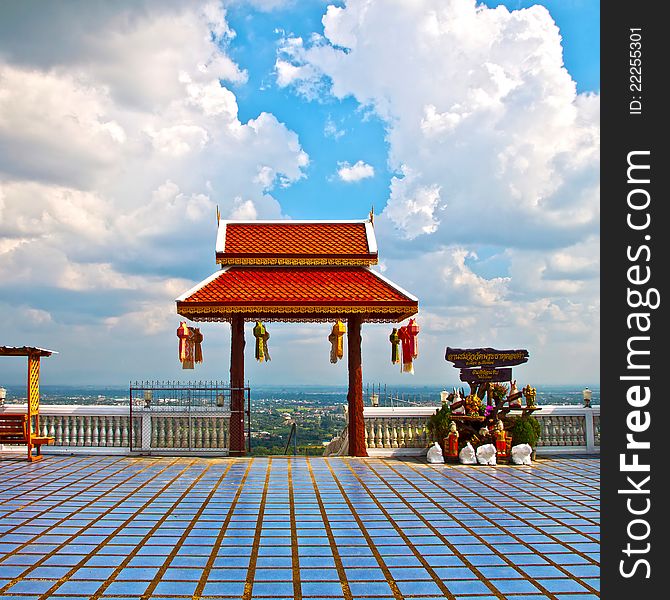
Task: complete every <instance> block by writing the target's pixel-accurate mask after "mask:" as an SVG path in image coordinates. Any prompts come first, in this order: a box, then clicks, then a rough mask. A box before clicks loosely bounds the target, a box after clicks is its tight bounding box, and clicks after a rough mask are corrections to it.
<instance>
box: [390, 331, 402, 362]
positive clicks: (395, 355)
mask: <svg viewBox="0 0 670 600" xmlns="http://www.w3.org/2000/svg"><path fill="white" fill-rule="evenodd" d="M389 340H390V342H391V364H392V365H397V364H398V363H399V362H400V336H399V335H398V329H397V328H396V327H394V328H393V331H392V332H391V335H390V336H389Z"/></svg>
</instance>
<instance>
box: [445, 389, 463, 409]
mask: <svg viewBox="0 0 670 600" xmlns="http://www.w3.org/2000/svg"><path fill="white" fill-rule="evenodd" d="M448 400H449V408H450V409H451V414H452V415H464V414H465V399H464V398H463V397H462V396H461V393H460V391H459V390H458V389H456V388H454V391H453V392H452V393H451V394H450V395H449V398H448Z"/></svg>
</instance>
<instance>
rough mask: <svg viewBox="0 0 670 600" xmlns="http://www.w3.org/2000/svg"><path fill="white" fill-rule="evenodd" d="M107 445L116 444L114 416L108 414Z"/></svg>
mask: <svg viewBox="0 0 670 600" xmlns="http://www.w3.org/2000/svg"><path fill="white" fill-rule="evenodd" d="M106 419H107V445H108V446H113V445H114V417H111V416H107V417H106Z"/></svg>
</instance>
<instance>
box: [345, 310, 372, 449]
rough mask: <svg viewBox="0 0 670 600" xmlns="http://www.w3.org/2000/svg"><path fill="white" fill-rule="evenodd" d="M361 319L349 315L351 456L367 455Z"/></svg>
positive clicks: (348, 395)
mask: <svg viewBox="0 0 670 600" xmlns="http://www.w3.org/2000/svg"><path fill="white" fill-rule="evenodd" d="M361 321H362V318H361V317H360V316H359V315H354V316H352V317H349V328H348V331H347V358H348V363H349V365H348V366H349V392H348V394H347V402H348V404H349V456H367V455H368V452H367V449H366V447H365V420H364V419H363V368H362V361H361Z"/></svg>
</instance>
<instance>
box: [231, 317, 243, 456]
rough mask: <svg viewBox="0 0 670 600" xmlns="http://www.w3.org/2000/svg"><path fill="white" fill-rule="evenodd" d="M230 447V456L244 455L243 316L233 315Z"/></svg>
mask: <svg viewBox="0 0 670 600" xmlns="http://www.w3.org/2000/svg"><path fill="white" fill-rule="evenodd" d="M230 330H231V335H230V387H231V388H232V391H231V394H230V447H229V452H230V455H231V456H244V455H245V454H246V446H245V443H244V344H245V342H244V318H243V317H242V316H241V315H233V318H232V321H231V324H230Z"/></svg>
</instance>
